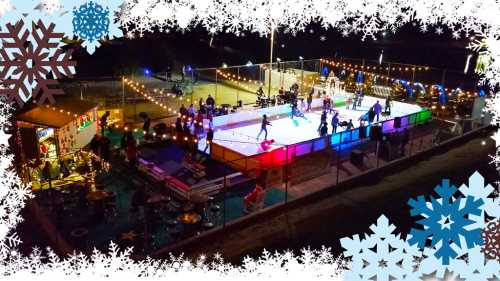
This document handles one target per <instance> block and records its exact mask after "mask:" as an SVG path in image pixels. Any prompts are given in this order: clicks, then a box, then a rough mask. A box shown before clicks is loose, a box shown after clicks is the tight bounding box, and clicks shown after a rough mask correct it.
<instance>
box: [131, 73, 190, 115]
mask: <svg viewBox="0 0 500 281" xmlns="http://www.w3.org/2000/svg"><path fill="white" fill-rule="evenodd" d="M123 82H124V83H125V85H127V86H129V87H130V88H131V89H132V90H134V91H135V92H136V93H138V94H140V95H142V96H143V97H144V98H145V99H147V100H149V101H151V102H152V103H154V104H156V105H158V106H160V107H162V108H163V109H165V110H168V111H169V112H172V113H173V114H177V111H176V110H174V109H172V108H171V107H169V106H167V105H166V104H165V103H163V102H161V101H158V100H156V99H155V98H154V97H153V96H152V95H151V94H150V93H148V92H147V91H146V90H145V88H146V86H144V84H140V83H139V82H135V81H133V80H131V79H127V78H125V77H124V78H123ZM153 93H159V94H165V93H164V90H160V89H156V88H155V89H153ZM166 97H171V98H173V99H179V100H181V101H182V100H183V97H182V96H180V97H176V96H175V94H172V93H166ZM190 101H191V100H190V99H189V98H187V99H186V102H188V103H189V102H190Z"/></svg>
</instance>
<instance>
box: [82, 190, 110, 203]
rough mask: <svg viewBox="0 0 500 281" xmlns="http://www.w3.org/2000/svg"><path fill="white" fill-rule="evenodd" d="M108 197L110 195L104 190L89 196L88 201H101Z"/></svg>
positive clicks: (91, 193) (90, 193)
mask: <svg viewBox="0 0 500 281" xmlns="http://www.w3.org/2000/svg"><path fill="white" fill-rule="evenodd" d="M106 197H108V193H107V192H106V191H104V190H96V191H92V192H89V194H87V199H88V200H90V201H100V200H103V199H104V198H106Z"/></svg>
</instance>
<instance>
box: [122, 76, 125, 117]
mask: <svg viewBox="0 0 500 281" xmlns="http://www.w3.org/2000/svg"><path fill="white" fill-rule="evenodd" d="M124 106H125V76H123V77H122V109H123V108H124Z"/></svg>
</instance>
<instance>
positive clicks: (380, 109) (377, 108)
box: [373, 101, 382, 122]
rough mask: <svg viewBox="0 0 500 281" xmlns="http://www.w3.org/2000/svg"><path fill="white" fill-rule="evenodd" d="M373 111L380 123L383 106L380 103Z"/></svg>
mask: <svg viewBox="0 0 500 281" xmlns="http://www.w3.org/2000/svg"><path fill="white" fill-rule="evenodd" d="M373 111H374V112H375V116H377V122H378V121H379V118H380V113H382V106H381V105H380V103H379V102H378V101H377V102H376V103H375V104H374V105H373Z"/></svg>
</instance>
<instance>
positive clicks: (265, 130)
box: [257, 114, 272, 140]
mask: <svg viewBox="0 0 500 281" xmlns="http://www.w3.org/2000/svg"><path fill="white" fill-rule="evenodd" d="M267 125H269V126H272V125H271V122H269V121H267V115H265V114H264V116H262V125H261V128H260V132H259V134H258V135H257V139H259V137H260V134H262V132H265V133H266V134H265V135H264V140H267Z"/></svg>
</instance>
